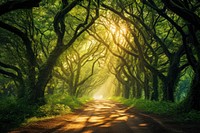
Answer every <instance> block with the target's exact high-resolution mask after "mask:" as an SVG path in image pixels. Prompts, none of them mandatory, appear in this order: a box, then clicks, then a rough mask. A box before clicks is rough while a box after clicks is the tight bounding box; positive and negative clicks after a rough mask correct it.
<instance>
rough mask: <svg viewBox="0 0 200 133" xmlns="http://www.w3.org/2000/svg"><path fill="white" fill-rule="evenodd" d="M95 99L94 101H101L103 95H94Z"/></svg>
mask: <svg viewBox="0 0 200 133" xmlns="http://www.w3.org/2000/svg"><path fill="white" fill-rule="evenodd" d="M93 98H94V100H101V99H103V95H94V96H93Z"/></svg>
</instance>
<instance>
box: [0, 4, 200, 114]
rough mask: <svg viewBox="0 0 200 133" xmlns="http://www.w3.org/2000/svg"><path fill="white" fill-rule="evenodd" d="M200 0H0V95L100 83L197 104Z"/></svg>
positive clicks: (37, 96) (75, 92)
mask: <svg viewBox="0 0 200 133" xmlns="http://www.w3.org/2000/svg"><path fill="white" fill-rule="evenodd" d="M199 5H200V2H199V1H198V0H170V1H168V0H156V1H153V0H141V1H140V0H113V1H106V0H103V1H100V0H62V1H61V0H19V1H15V0H10V1H8V0H1V1H0V9H1V10H0V40H1V41H0V96H10V95H13V96H15V97H17V98H18V99H28V101H29V104H39V105H43V104H45V96H47V95H51V94H52V93H56V90H60V91H64V92H66V93H67V94H69V95H72V96H74V97H81V96H84V95H93V94H95V92H96V91H98V89H100V88H104V91H106V92H109V93H110V92H112V93H110V95H112V96H121V97H125V98H127V99H128V98H141V99H146V100H155V101H170V102H181V105H182V107H183V108H184V109H185V110H187V111H189V110H192V109H194V110H198V111H200V97H199V95H200V39H199V38H200V6H199ZM66 93H65V94H66ZM102 95H103V94H102Z"/></svg>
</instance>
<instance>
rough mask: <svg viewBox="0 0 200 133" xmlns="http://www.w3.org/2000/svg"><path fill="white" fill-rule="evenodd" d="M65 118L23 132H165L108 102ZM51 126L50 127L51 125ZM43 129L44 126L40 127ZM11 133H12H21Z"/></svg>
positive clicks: (88, 107)
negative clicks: (55, 122) (56, 123)
mask: <svg viewBox="0 0 200 133" xmlns="http://www.w3.org/2000/svg"><path fill="white" fill-rule="evenodd" d="M67 116H68V115H66V117H65V116H63V118H62V117H61V118H62V122H60V124H59V125H56V126H55V127H53V126H52V127H51V129H49V127H48V129H47V128H45V127H44V128H43V129H42V128H40V130H37V129H36V128H34V126H32V127H31V128H30V127H29V128H27V130H26V128H24V129H23V131H22V132H29V131H30V132H50V133H102V132H108V133H132V132H135V133H154V132H155V130H156V132H158V131H161V132H162V133H163V132H165V129H162V128H161V127H159V126H158V124H155V123H152V120H151V121H149V120H148V119H144V118H143V117H142V116H140V115H138V114H137V113H135V112H133V110H132V109H131V108H130V107H126V106H124V105H122V104H119V103H116V102H112V101H108V100H96V101H93V102H89V103H88V104H87V106H86V107H85V108H84V110H83V111H81V112H80V113H78V114H72V115H71V117H67ZM49 126H50V125H49ZM40 127H42V126H40ZM20 132H21V131H19V132H11V133H20Z"/></svg>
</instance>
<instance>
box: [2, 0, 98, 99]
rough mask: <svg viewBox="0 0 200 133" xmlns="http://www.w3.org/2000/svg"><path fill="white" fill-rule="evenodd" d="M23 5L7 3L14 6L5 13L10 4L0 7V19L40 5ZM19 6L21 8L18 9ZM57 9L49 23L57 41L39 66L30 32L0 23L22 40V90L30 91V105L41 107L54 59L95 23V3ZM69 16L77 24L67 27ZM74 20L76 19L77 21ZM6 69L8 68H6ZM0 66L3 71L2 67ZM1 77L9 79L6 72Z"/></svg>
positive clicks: (75, 4) (62, 5)
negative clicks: (1, 16) (23, 81)
mask: <svg viewBox="0 0 200 133" xmlns="http://www.w3.org/2000/svg"><path fill="white" fill-rule="evenodd" d="M24 2H25V3H23V2H16V3H14V1H12V2H11V3H12V4H13V3H14V4H13V8H11V9H9V10H7V9H6V8H5V7H7V6H9V4H10V3H4V4H2V5H1V7H2V9H5V10H3V11H2V13H1V15H2V14H5V13H6V12H9V11H14V10H16V9H22V8H26V5H27V4H29V6H28V7H27V8H31V7H34V5H35V3H36V4H38V3H39V2H40V1H34V2H33V1H29V0H27V1H24ZM33 3H34V4H33ZM12 4H11V5H12ZM19 4H21V5H20V6H19ZM59 6H60V7H61V9H60V10H59V11H58V12H57V13H56V15H55V17H54V20H53V22H52V23H53V27H54V32H55V34H56V36H57V41H56V44H55V45H54V47H53V48H52V49H51V50H50V52H49V55H48V56H47V57H46V60H44V61H43V62H42V64H39V63H40V62H38V59H37V58H38V53H36V52H35V51H34V48H35V47H34V40H33V39H32V36H29V35H30V34H29V33H30V32H24V31H23V30H22V29H21V28H20V27H17V26H15V25H13V24H8V23H6V22H3V21H0V27H1V28H3V29H5V30H7V31H9V32H10V33H13V34H15V35H16V36H18V39H21V40H22V44H23V45H24V47H25V51H24V52H25V59H26V61H27V64H26V65H27V69H28V70H27V73H25V76H26V77H27V78H26V79H25V80H27V84H26V87H24V88H28V89H29V91H30V93H29V94H28V95H29V100H30V102H31V103H44V91H45V87H46V85H47V83H48V81H49V80H50V78H51V72H52V70H53V68H54V66H55V64H56V62H57V60H58V58H59V57H60V56H61V55H62V54H63V53H64V51H66V50H67V49H68V48H69V47H70V46H71V45H72V44H73V43H74V42H75V41H76V39H77V38H78V37H79V36H81V35H82V34H83V33H84V31H86V30H87V29H88V28H89V27H90V26H91V25H92V24H93V23H94V22H95V20H96V19H97V18H98V16H99V13H98V10H99V9H98V8H99V7H98V6H99V2H95V4H93V2H92V1H91V0H90V1H88V2H82V1H81V0H76V1H73V2H71V3H68V5H67V4H66V3H61V5H59ZM78 6H79V7H78ZM80 7H81V8H80ZM78 8H79V9H80V10H82V12H83V14H82V15H79V16H78V15H77V13H76V14H73V10H76V9H78ZM6 15H8V14H6ZM70 15H72V16H73V15H75V16H76V17H72V18H73V19H74V20H76V21H75V22H77V23H76V24H75V25H73V26H72V25H71V24H70V23H68V22H66V20H67V18H66V17H70ZM8 16H9V15H8ZM78 18H80V19H79V20H77V19H78ZM33 19H34V18H33ZM66 24H69V25H70V26H71V28H70V30H69V29H66ZM66 32H68V33H69V32H71V33H70V35H71V37H70V38H68V39H67V40H65V39H64V37H66V35H65V33H66ZM41 33H43V32H41ZM34 36H35V35H33V37H34ZM40 54H42V53H40ZM6 65H7V66H8V65H9V64H6ZM1 66H2V67H3V65H1ZM4 66H5V65H4ZM9 67H10V66H9ZM14 67H16V66H14V65H12V68H14ZM10 68H11V67H10ZM18 70H20V69H18ZM20 71H22V70H20ZM1 74H3V75H8V76H9V75H10V73H9V72H6V71H1ZM25 76H24V77H25Z"/></svg>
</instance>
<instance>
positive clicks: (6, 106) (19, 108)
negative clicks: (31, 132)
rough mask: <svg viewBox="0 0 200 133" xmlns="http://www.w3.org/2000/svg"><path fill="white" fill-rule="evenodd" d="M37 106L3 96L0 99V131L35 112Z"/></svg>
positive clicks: (17, 124) (15, 125)
mask: <svg viewBox="0 0 200 133" xmlns="http://www.w3.org/2000/svg"><path fill="white" fill-rule="evenodd" d="M36 110H37V106H30V105H27V104H26V102H25V101H23V100H17V99H16V98H15V97H5V98H2V99H1V100H0V131H2V132H6V131H7V130H8V129H10V128H15V127H17V126H19V125H20V124H21V123H22V122H23V121H24V120H25V119H26V118H29V117H32V116H34V115H35V114H36Z"/></svg>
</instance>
